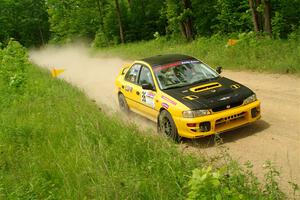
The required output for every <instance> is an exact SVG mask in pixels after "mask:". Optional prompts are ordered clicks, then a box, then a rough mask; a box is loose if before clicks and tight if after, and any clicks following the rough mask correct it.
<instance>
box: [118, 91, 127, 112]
mask: <svg viewBox="0 0 300 200" xmlns="http://www.w3.org/2000/svg"><path fill="white" fill-rule="evenodd" d="M118 101H119V107H120V109H121V111H123V112H124V113H126V114H128V113H129V111H130V110H129V107H128V104H127V102H126V99H125V96H124V95H123V94H119V95H118Z"/></svg>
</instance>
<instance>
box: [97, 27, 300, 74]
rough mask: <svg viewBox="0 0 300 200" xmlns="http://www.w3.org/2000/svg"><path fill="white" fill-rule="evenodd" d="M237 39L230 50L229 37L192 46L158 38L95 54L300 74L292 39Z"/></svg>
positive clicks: (245, 36) (247, 35)
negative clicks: (183, 57)
mask: <svg viewBox="0 0 300 200" xmlns="http://www.w3.org/2000/svg"><path fill="white" fill-rule="evenodd" d="M238 37H239V39H240V41H239V42H238V43H237V45H235V46H229V47H227V45H226V44H227V41H228V39H230V38H229V37H228V38H226V37H224V36H220V35H215V36H213V37H210V38H204V37H200V38H197V39H196V40H194V41H193V42H191V43H185V42H184V41H182V40H168V39H167V38H166V37H160V39H159V40H153V41H149V42H138V43H131V44H126V45H122V46H116V47H110V48H105V49H98V50H99V51H100V52H101V53H103V54H104V55H107V56H118V57H120V56H121V57H123V58H126V59H138V58H143V57H148V56H153V55H158V54H164V53H183V54H188V55H192V56H195V57H197V58H199V59H202V60H203V61H205V62H207V63H208V64H210V65H211V66H222V67H223V68H225V69H239V70H240V69H246V70H255V71H269V72H276V73H300V56H299V55H300V43H299V42H295V40H294V39H291V40H274V39H268V38H263V37H262V38H260V39H258V38H257V37H256V34H255V33H253V32H249V33H244V34H237V36H236V38H238ZM283 49H284V52H285V53H284V55H283V54H282V50H283Z"/></svg>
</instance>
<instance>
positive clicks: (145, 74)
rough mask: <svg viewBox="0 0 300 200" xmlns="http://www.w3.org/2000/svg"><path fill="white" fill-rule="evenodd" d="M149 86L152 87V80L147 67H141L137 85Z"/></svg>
mask: <svg viewBox="0 0 300 200" xmlns="http://www.w3.org/2000/svg"><path fill="white" fill-rule="evenodd" d="M143 84H151V85H152V86H153V87H154V83H153V78H152V75H151V72H150V69H149V68H148V67H143V68H142V70H141V74H140V78H139V85H143Z"/></svg>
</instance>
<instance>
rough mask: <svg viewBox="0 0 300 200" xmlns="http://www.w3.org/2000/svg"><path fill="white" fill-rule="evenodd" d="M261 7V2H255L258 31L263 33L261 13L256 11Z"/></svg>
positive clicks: (257, 0)
mask: <svg viewBox="0 0 300 200" xmlns="http://www.w3.org/2000/svg"><path fill="white" fill-rule="evenodd" d="M260 5H261V0H255V8H256V12H257V22H258V29H259V30H260V31H263V30H264V26H263V24H264V19H263V16H262V13H261V12H258V11H257V8H258V7H259V6H260Z"/></svg>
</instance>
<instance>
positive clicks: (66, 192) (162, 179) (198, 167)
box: [0, 41, 285, 199]
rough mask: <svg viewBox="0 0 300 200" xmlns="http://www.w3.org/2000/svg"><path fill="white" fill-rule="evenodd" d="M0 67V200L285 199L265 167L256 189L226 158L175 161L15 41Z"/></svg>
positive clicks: (155, 140) (173, 150)
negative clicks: (34, 59) (30, 58)
mask: <svg viewBox="0 0 300 200" xmlns="http://www.w3.org/2000/svg"><path fill="white" fill-rule="evenodd" d="M16 55H17V56H16ZM0 66H1V67H0V104H1V107H0V199H95V198H98V199H285V194H283V193H282V192H281V191H280V189H279V187H278V177H279V173H278V172H277V171H276V170H274V168H273V167H272V165H268V166H267V171H266V183H265V184H262V183H260V182H259V181H258V179H257V178H256V177H255V176H254V175H253V173H252V172H251V164H250V163H248V164H247V165H245V166H240V165H238V164H237V163H236V162H235V161H233V160H232V159H230V156H228V155H227V154H226V152H224V153H223V154H220V155H218V156H217V157H214V158H206V157H204V156H203V157H200V158H199V157H198V158H195V157H192V156H189V155H187V154H183V153H182V152H181V151H180V150H178V147H176V145H174V144H173V143H172V142H169V141H168V140H166V139H165V138H163V137H158V136H153V135H151V134H143V133H141V132H139V131H138V129H137V128H136V127H135V125H134V124H131V125H128V124H127V125H125V124H124V123H122V122H121V121H120V119H119V118H118V117H117V115H116V116H111V117H109V116H107V115H106V114H105V113H103V112H102V111H99V108H98V106H97V105H95V104H94V103H93V102H92V101H90V100H89V99H88V98H87V97H86V96H85V95H84V93H82V92H81V91H79V90H78V89H77V88H75V87H73V86H71V85H69V84H68V83H66V82H65V81H63V80H60V79H53V78H50V74H49V72H47V71H45V70H41V69H39V68H37V67H36V66H33V65H32V64H30V63H29V62H28V56H27V53H26V50H25V49H24V48H23V47H22V46H21V45H20V44H19V43H17V42H15V41H10V42H9V44H8V46H7V47H6V48H4V49H2V50H0ZM214 160H218V162H216V161H214Z"/></svg>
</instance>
